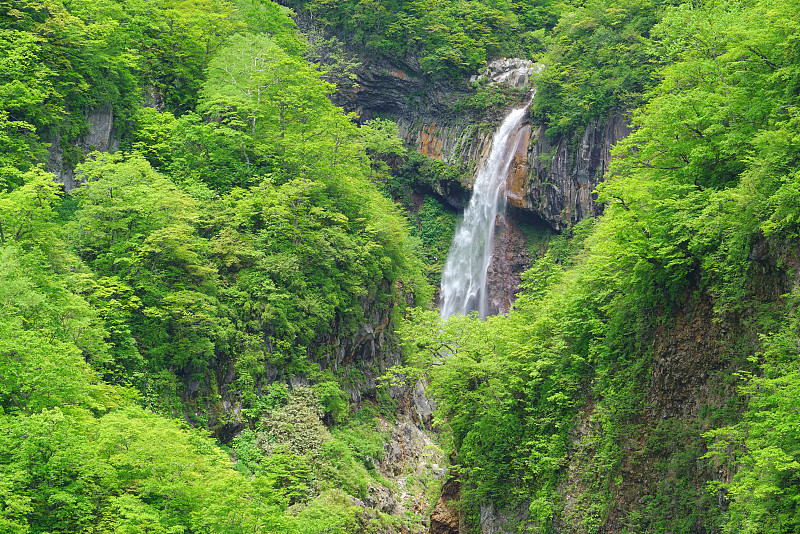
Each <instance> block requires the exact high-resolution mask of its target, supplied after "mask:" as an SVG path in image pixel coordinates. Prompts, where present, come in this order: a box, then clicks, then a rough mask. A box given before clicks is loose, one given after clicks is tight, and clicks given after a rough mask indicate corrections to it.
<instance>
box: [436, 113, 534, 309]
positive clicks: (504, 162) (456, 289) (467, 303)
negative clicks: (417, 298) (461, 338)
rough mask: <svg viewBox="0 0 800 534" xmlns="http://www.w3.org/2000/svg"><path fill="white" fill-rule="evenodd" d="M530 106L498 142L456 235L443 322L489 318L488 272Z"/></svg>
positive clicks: (445, 275)
mask: <svg viewBox="0 0 800 534" xmlns="http://www.w3.org/2000/svg"><path fill="white" fill-rule="evenodd" d="M527 109H528V105H526V106H523V107H521V108H519V109H514V110H512V111H511V112H510V113H509V114H508V116H506V118H505V119H504V120H503V123H502V124H501V125H500V127H499V128H498V129H497V131H496V132H495V134H494V137H493V138H492V147H491V149H490V151H489V157H488V158H486V160H484V162H483V164H482V165H481V167H480V170H479V171H478V176H477V177H476V178H475V185H474V187H473V190H472V198H470V201H469V204H468V205H467V209H466V210H464V219H463V220H462V221H461V224H459V226H458V228H457V229H456V233H455V236H454V237H453V244H452V245H451V246H450V252H449V253H448V255H447V261H446V262H445V266H444V271H443V272H442V293H441V295H442V298H441V301H442V310H441V313H442V318H444V319H447V318H448V317H450V316H451V315H455V314H462V315H466V314H468V313H470V312H472V311H477V312H478V314H479V315H480V317H481V318H486V315H487V311H488V310H487V308H488V299H487V295H486V272H487V270H488V269H489V263H490V262H491V259H492V249H493V248H494V227H495V218H496V217H497V214H498V212H500V211H501V210H504V209H505V202H506V196H505V182H506V179H507V177H508V170H509V167H510V165H511V160H512V159H513V157H514V148H515V145H516V143H515V141H516V139H514V134H515V133H516V132H517V131H519V124H520V122H521V121H522V117H524V116H525V111H526V110H527Z"/></svg>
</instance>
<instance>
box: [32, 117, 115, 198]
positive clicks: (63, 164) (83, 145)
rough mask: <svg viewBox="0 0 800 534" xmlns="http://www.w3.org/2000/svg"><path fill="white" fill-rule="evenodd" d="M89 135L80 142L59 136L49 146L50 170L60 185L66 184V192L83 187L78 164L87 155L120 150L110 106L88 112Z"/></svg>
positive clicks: (56, 135) (57, 134)
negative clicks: (76, 175)
mask: <svg viewBox="0 0 800 534" xmlns="http://www.w3.org/2000/svg"><path fill="white" fill-rule="evenodd" d="M85 113H86V122H87V123H88V124H89V132H88V133H87V134H86V135H85V136H83V137H81V138H79V139H77V140H64V139H62V138H61V135H60V134H59V133H56V134H55V136H54V137H53V138H51V139H48V140H47V142H49V143H50V148H49V149H48V151H47V167H48V170H49V171H50V172H52V173H53V174H55V175H56V181H57V182H61V183H63V184H64V190H65V191H67V192H70V191H72V190H73V189H75V188H76V187H78V186H79V185H80V180H79V179H78V178H76V177H75V164H76V163H77V161H78V160H79V157H81V156H82V155H83V154H85V153H88V152H91V151H93V150H99V151H100V152H113V151H115V150H117V149H119V136H118V135H117V131H116V128H115V127H114V111H113V109H112V108H111V106H110V105H104V106H99V107H97V108H94V109H88V110H86V112H85Z"/></svg>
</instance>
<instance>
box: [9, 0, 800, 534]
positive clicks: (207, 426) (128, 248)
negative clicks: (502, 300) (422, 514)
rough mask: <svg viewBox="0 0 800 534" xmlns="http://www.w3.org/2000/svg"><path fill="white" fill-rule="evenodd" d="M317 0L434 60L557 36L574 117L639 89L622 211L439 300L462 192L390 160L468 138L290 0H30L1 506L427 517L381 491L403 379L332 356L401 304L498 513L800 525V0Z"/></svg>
mask: <svg viewBox="0 0 800 534" xmlns="http://www.w3.org/2000/svg"><path fill="white" fill-rule="evenodd" d="M287 3H288V2H287ZM289 4H290V5H292V6H293V7H294V8H296V9H297V10H298V11H299V12H302V13H304V14H306V15H307V16H310V17H312V18H313V19H314V20H315V21H317V22H318V23H319V24H323V25H328V29H329V30H330V31H331V32H332V33H334V34H336V35H339V36H340V37H344V36H347V40H348V43H349V44H351V45H354V46H358V47H361V48H362V50H363V51H364V53H365V54H373V55H377V56H380V57H385V58H389V59H391V60H393V61H399V62H406V63H407V64H410V63H413V64H414V65H412V66H414V67H415V68H416V66H418V67H419V68H420V69H421V70H422V72H423V73H424V74H425V75H426V76H428V77H429V78H430V79H436V78H451V79H458V78H461V77H464V76H465V75H468V74H472V73H474V72H475V71H477V70H478V69H479V68H480V67H482V66H483V64H484V63H485V61H486V60H487V59H490V58H492V57H496V56H499V55H521V56H525V57H529V58H533V59H537V60H540V61H543V62H544V63H545V64H546V68H545V70H544V73H543V74H542V76H541V77H540V79H539V80H538V84H539V92H538V93H537V100H536V102H535V103H534V104H533V106H532V111H531V115H532V118H533V120H537V121H541V122H543V123H545V124H546V125H547V126H548V128H549V130H548V135H558V134H564V133H570V132H574V131H576V129H578V128H580V127H581V126H582V125H583V124H585V123H586V122H587V121H589V120H594V119H597V118H599V117H602V116H603V115H604V114H605V113H607V112H608V111H609V110H611V109H621V108H624V109H628V110H632V109H634V108H636V111H635V112H634V113H633V124H634V126H635V131H634V133H633V134H632V135H631V136H630V137H629V138H628V139H627V140H626V141H624V142H623V143H621V144H620V145H619V146H618V147H616V149H615V151H614V165H613V166H612V168H611V169H610V171H609V173H608V174H607V176H606V181H605V182H604V183H603V184H602V186H601V187H600V188H599V189H598V191H597V193H598V195H599V200H600V201H601V202H603V203H604V205H605V211H604V214H603V215H602V216H601V217H599V218H598V219H597V220H586V221H583V222H582V223H580V224H578V225H577V226H575V227H574V228H571V229H569V230H567V231H565V232H564V233H563V234H562V235H560V236H558V237H556V238H554V239H553V240H551V241H550V242H549V244H548V246H547V247H545V248H546V251H544V252H542V253H540V254H539V255H538V258H537V259H536V261H535V263H534V265H533V266H532V268H531V269H530V270H529V271H528V272H527V273H526V275H525V276H524V280H523V284H522V287H521V290H520V296H519V299H518V300H517V304H516V309H515V310H514V311H512V312H511V313H509V314H508V315H506V316H499V317H493V318H490V319H489V320H488V321H479V320H477V319H476V318H473V317H455V318H453V319H451V320H449V321H448V322H442V321H441V320H440V319H439V316H438V313H437V312H436V311H432V310H431V309H430V307H429V303H430V301H431V298H432V291H431V288H430V286H429V285H428V283H427V282H426V278H425V275H428V276H429V278H430V279H433V280H435V279H436V275H437V273H436V272H435V271H436V265H437V263H438V265H440V264H441V256H443V254H444V252H445V251H446V247H447V243H445V242H443V241H446V240H443V239H442V237H441V234H442V233H443V232H446V231H449V230H450V229H451V228H452V225H453V224H454V217H453V216H452V214H450V213H448V212H445V211H443V209H442V208H441V206H440V205H439V204H438V203H435V202H433V201H432V200H431V199H430V198H429V199H426V200H424V201H423V202H422V207H421V209H420V211H419V212H418V213H417V214H416V215H415V216H414V226H415V228H414V229H413V230H410V229H409V223H408V220H407V219H406V218H405V217H404V216H403V214H402V213H401V208H399V207H398V206H397V205H396V204H395V203H394V201H393V200H392V199H391V198H389V196H388V195H387V194H385V193H384V191H393V192H397V191H399V190H403V191H405V190H406V189H408V188H409V187H412V186H413V185H414V183H415V180H422V179H425V176H427V175H428V174H430V175H433V174H436V173H437V172H439V171H441V172H443V173H444V172H447V170H446V169H445V170H442V169H438V167H437V165H435V164H434V163H431V162H426V161H420V158H418V157H417V156H407V154H406V153H405V149H404V148H403V147H402V146H400V144H399V142H398V140H397V138H396V137H395V132H396V128H393V127H392V125H391V124H390V123H389V121H386V120H377V121H374V122H370V123H367V124H365V125H362V126H361V127H358V126H357V125H356V124H355V122H354V121H353V120H352V118H351V117H348V116H346V115H345V114H344V113H343V112H342V111H341V110H340V109H338V108H336V107H335V106H333V105H332V104H331V102H330V99H329V97H330V95H331V94H332V92H333V91H335V87H334V86H333V85H331V84H330V83H328V82H326V81H324V79H323V77H322V74H321V72H320V71H319V70H318V69H317V67H315V66H314V65H311V64H309V62H308V61H307V59H306V51H307V44H306V43H305V41H304V40H303V39H302V37H301V36H299V34H298V33H297V32H296V30H295V27H294V24H293V22H292V20H291V18H290V14H291V13H290V12H289V10H288V9H287V8H286V7H281V6H279V5H278V4H276V3H273V2H271V1H269V0H234V1H231V2H227V1H223V0H194V1H191V2H189V1H184V0H162V1H159V2H150V1H145V0H141V1H140V0H82V1H80V2H70V1H68V0H17V1H14V2H2V1H0V17H1V18H0V530H1V531H3V532H11V533H19V534H28V533H31V534H33V533H42V534H44V533H51V534H55V533H65V534H66V533H75V532H87V533H88V532H98V533H99V532H121V533H122V532H124V533H140V532H141V533H144V532H149V533H180V532H184V533H212V532H225V533H235V532H251V533H259V532H263V533H266V532H288V533H316V532H320V533H321V532H334V533H337V532H338V533H344V532H399V531H404V532H405V531H415V532H417V531H423V530H424V529H425V525H424V524H421V523H420V522H419V521H418V518H417V517H411V516H406V517H397V516H390V515H388V514H386V513H383V512H379V511H377V510H376V509H374V508H365V507H362V506H358V503H360V502H362V501H365V500H366V499H367V498H368V493H369V488H370V487H372V485H375V484H377V485H382V486H384V487H390V486H392V484H393V483H392V482H391V481H387V480H385V479H383V477H382V476H381V475H380V474H379V473H378V472H377V470H376V462H378V461H379V460H380V458H381V456H382V455H383V454H384V447H383V442H384V441H385V439H386V438H387V436H386V433H385V430H384V429H385V428H386V427H385V425H384V423H385V422H386V420H387V419H391V418H392V417H393V416H395V415H396V414H397V410H398V409H397V407H396V406H395V405H394V401H393V400H392V399H391V397H390V396H389V393H388V391H387V390H386V389H377V390H376V391H377V392H376V393H375V395H374V397H372V398H369V399H366V400H364V401H363V402H360V403H359V404H355V405H351V403H350V399H351V398H352V396H351V395H349V394H348V393H347V392H346V391H349V390H353V389H357V388H358V387H359V384H363V383H364V382H365V381H366V379H365V378H364V377H363V376H358V375H359V373H361V371H359V370H358V369H355V368H352V367H347V365H346V364H345V362H342V366H341V367H337V366H336V365H332V364H331V362H332V361H335V360H336V355H335V353H336V350H337V349H336V347H339V346H345V345H346V344H347V343H348V340H349V339H351V338H354V337H355V335H356V334H357V333H358V332H360V330H361V328H362V327H364V325H369V327H370V328H375V326H376V325H377V326H378V327H379V328H386V329H388V330H389V331H391V330H392V329H393V328H394V325H396V324H399V325H400V326H399V327H398V331H399V335H400V340H401V342H402V345H403V349H404V350H405V355H406V363H405V365H403V366H399V367H397V368H395V369H394V371H393V372H391V373H389V375H387V376H386V377H385V379H384V382H385V383H386V384H388V383H394V384H403V385H407V386H414V385H416V383H417V381H418V380H419V379H424V380H427V381H429V384H430V386H429V387H428V388H427V391H428V392H429V393H430V394H431V395H432V396H433V397H434V399H435V400H436V402H437V405H438V408H437V410H436V412H435V415H434V423H435V426H436V427H437V430H438V432H439V435H440V438H441V442H442V443H443V444H444V445H443V447H444V448H445V452H446V454H447V455H448V456H449V457H450V459H451V461H452V462H453V464H454V465H453V466H452V470H451V472H452V473H453V474H457V475H458V480H459V481H460V485H461V491H460V498H461V501H460V510H461V514H462V516H463V519H464V522H463V525H465V526H466V527H467V528H470V529H472V530H473V531H476V532H478V531H480V525H479V517H480V510H481V506H484V507H485V506H486V505H487V504H489V503H492V504H494V505H495V506H497V507H499V508H500V509H505V510H512V511H514V510H516V511H520V510H521V511H522V513H518V514H517V515H518V516H519V518H520V521H519V525H518V526H519V527H520V528H524V529H527V530H528V531H531V532H581V533H599V532H619V533H623V532H630V533H633V532H636V533H642V532H653V533H655V532H664V533H667V532H692V533H701V532H702V533H709V532H725V533H737V534H738V533H747V534H749V533H752V534H756V533H770V534H772V533H784V532H786V533H788V532H795V531H797V529H798V528H800V507H799V506H798V502H799V501H800V479H799V477H800V416H798V410H797V399H798V398H800V369H799V368H798V362H800V358H798V356H799V354H798V343H797V340H798V335H800V331H799V329H800V318H799V317H798V314H797V305H798V304H800V294H798V290H797V287H796V281H795V279H794V275H795V273H796V271H797V268H798V265H800V262H799V261H798V250H797V238H798V236H799V235H800V201H799V200H798V199H799V198H800V196H799V195H800V170H798V169H800V112H799V111H798V109H800V108H798V100H799V99H800V34H799V33H798V28H800V9H798V6H797V5H796V2H793V1H791V0H758V1H755V2H736V1H729V0H723V1H718V2H717V1H714V2H711V1H708V2H687V3H680V2H677V1H669V2H666V1H665V2H660V1H655V0H654V1H651V2H627V1H623V0H606V1H603V0H591V1H588V2H577V1H576V2H562V3H554V2H531V1H527V0H520V1H513V0H509V1H503V0H498V1H492V2H489V1H487V2H478V1H475V0H458V1H452V2H440V1H439V0H417V1H413V2H412V1H408V2H406V1H402V0H386V1H376V0H360V1H355V0H352V1H350V0H348V1H343V2H333V1H330V2H329V1H324V0H313V1H310V2H291V3H289ZM97 108H110V110H111V113H112V114H113V117H114V124H115V128H116V129H117V132H116V133H117V135H118V136H119V139H120V146H121V147H120V150H118V151H116V152H114V153H99V152H92V151H89V152H88V153H87V152H86V151H84V150H83V149H82V148H79V147H78V144H79V141H80V140H81V139H82V138H83V137H84V136H85V135H86V134H87V133H88V131H89V128H90V125H89V124H88V122H87V111H88V110H92V109H97ZM55 149H58V150H59V151H60V153H61V154H63V158H64V160H65V162H66V163H67V164H69V165H75V166H76V175H77V176H79V177H80V178H81V179H82V180H83V181H84V182H85V183H84V184H83V185H82V186H81V187H79V188H77V189H76V190H74V191H72V192H71V193H70V194H65V193H64V192H63V191H62V190H61V188H60V186H59V185H58V184H56V183H55V182H54V180H53V175H52V174H51V173H49V172H47V170H46V167H45V162H46V160H47V152H48V150H51V151H52V150H55ZM386 160H391V162H392V166H391V169H390V166H389V165H387V163H386ZM398 162H399V163H398ZM392 173H393V174H392ZM423 175H425V176H423ZM412 231H413V233H414V234H415V235H416V236H418V237H413V236H411V233H412ZM426 264H427V265H428V267H427V268H426ZM426 269H427V270H428V272H426ZM401 318H402V320H401ZM378 323H380V324H378ZM391 336H392V339H394V338H393V336H394V334H393V333H392V334H391ZM687 347H688V348H687ZM387 350H390V348H387ZM443 355H446V358H443ZM348 363H350V362H348ZM375 371H376V372H377V371H379V370H375ZM223 386H224V390H223V389H222V387H223ZM231 402H233V405H235V407H236V410H233V409H231V406H232V405H231ZM419 478H420V480H419V481H418V482H419V487H424V488H425V492H427V493H424V495H422V496H421V497H420V499H428V498H431V496H433V497H435V493H436V488H437V485H436V483H435V482H433V481H428V480H426V479H424V477H422V476H420V477H419ZM395 489H397V488H395ZM427 504H429V503H427ZM427 504H420V509H422V510H427V508H425V506H427Z"/></svg>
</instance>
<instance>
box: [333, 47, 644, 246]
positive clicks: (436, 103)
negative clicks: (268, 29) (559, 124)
mask: <svg viewBox="0 0 800 534" xmlns="http://www.w3.org/2000/svg"><path fill="white" fill-rule="evenodd" d="M540 69H541V66H538V65H535V64H533V63H531V62H530V61H525V60H519V59H502V60H496V61H493V62H491V63H490V64H489V65H488V66H487V67H486V69H485V71H484V72H482V73H480V74H479V75H475V76H473V77H472V80H471V81H478V80H479V79H481V78H486V79H488V80H489V83H495V84H498V83H499V84H507V85H510V86H511V87H515V88H521V87H525V86H530V82H531V79H532V78H533V77H534V76H535V74H536V72H537V71H538V70H540ZM473 91H474V89H472V88H471V87H470V86H467V85H462V86H457V85H453V84H448V83H444V82H433V81H430V80H428V79H427V78H425V77H424V76H423V75H422V73H421V71H420V69H419V67H418V66H417V65H414V64H413V61H410V62H409V64H407V65H402V66H399V67H398V66H395V65H391V64H388V63H386V62H382V61H376V62H374V63H369V62H366V63H364V64H363V66H362V68H361V69H360V70H359V72H358V74H357V84H356V86H355V87H351V88H349V89H347V90H345V91H343V92H341V93H339V94H338V95H337V99H338V103H339V104H340V105H342V106H343V107H344V108H345V109H346V110H347V111H355V112H356V113H358V114H360V115H361V116H362V117H365V118H369V117H372V116H376V115H380V114H389V115H391V116H393V117H394V118H395V119H396V120H397V123H398V126H399V129H400V135H401V137H403V139H404V140H405V141H407V142H408V143H409V144H410V145H412V146H414V147H416V149H417V151H418V152H420V153H421V154H425V155H426V156H429V157H431V158H435V159H438V160H441V161H444V162H446V163H449V164H451V165H454V166H456V167H458V168H460V169H462V171H463V172H464V174H465V175H466V176H467V177H469V176H472V177H473V178H474V175H475V173H476V171H477V168H478V165H480V162H481V161H482V160H483V158H484V157H485V156H486V155H487V154H488V151H489V147H490V144H491V140H492V135H493V134H494V130H495V128H496V126H497V124H498V122H499V120H500V119H502V115H503V114H504V112H503V111H502V110H489V112H488V113H487V114H486V115H485V116H474V115H470V114H465V113H458V112H456V111H454V109H455V108H454V105H455V104H456V102H458V101H459V100H461V99H463V98H465V97H467V96H469V95H470V94H471V93H472V92H473ZM628 122H629V119H628V116H627V114H626V113H624V112H622V111H614V112H611V113H609V114H608V115H607V116H606V117H603V118H602V119H600V120H597V121H594V122H593V123H591V124H589V125H588V126H587V127H586V129H585V130H584V131H583V132H578V133H577V134H575V136H572V137H566V136H561V137H559V138H557V139H554V140H553V141H552V142H550V141H549V140H548V139H547V137H546V136H545V126H544V125H541V124H535V123H531V122H530V121H528V123H527V125H526V128H527V131H526V134H525V135H524V136H522V139H521V140H520V141H519V143H518V145H517V146H516V147H515V153H516V155H515V159H514V164H513V167H512V172H511V173H510V175H509V178H508V183H507V187H506V195H507V199H508V203H509V205H511V206H514V207H515V208H518V209H520V210H523V211H525V212H528V213H530V214H531V215H534V216H536V217H538V218H540V219H541V220H543V221H545V222H546V223H547V224H548V225H549V226H551V227H552V228H553V229H554V230H557V231H560V230H563V229H565V228H567V227H569V226H571V225H572V224H574V223H576V222H578V221H580V220H582V219H584V218H585V217H590V216H594V215H597V214H598V212H599V208H598V206H597V205H596V204H595V202H594V200H595V199H594V195H593V191H594V188H595V187H596V186H597V184H598V183H600V181H602V177H603V174H604V173H605V172H606V170H607V169H608V168H609V164H610V163H611V147H613V146H614V145H615V144H616V143H617V142H619V141H620V140H621V139H623V138H625V137H626V136H627V135H628V134H629V133H630V128H629V126H628ZM470 187H471V184H470V183H469V180H467V182H466V183H465V184H463V187H459V186H458V185H455V186H454V185H453V184H438V185H437V186H436V187H435V191H436V192H437V193H438V194H440V195H442V196H443V197H444V198H445V199H446V200H447V201H448V202H449V203H450V204H451V205H453V206H457V207H460V206H461V205H462V204H463V191H464V189H467V190H468V189H470Z"/></svg>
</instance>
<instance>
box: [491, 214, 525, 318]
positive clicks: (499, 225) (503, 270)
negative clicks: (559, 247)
mask: <svg viewBox="0 0 800 534" xmlns="http://www.w3.org/2000/svg"><path fill="white" fill-rule="evenodd" d="M494 236H495V237H494V252H493V254H492V261H491V263H490V264H489V269H488V271H487V273H486V288H487V297H488V300H489V313H490V314H492V315H495V314H498V313H506V312H507V311H509V310H510V309H511V306H512V305H513V304H514V300H515V293H516V291H517V288H518V287H519V283H520V281H521V277H522V273H523V272H525V270H526V269H527V268H528V267H530V264H531V254H530V252H529V251H528V248H527V246H526V243H525V236H524V235H523V233H522V231H521V230H520V229H519V226H517V224H516V222H515V221H514V219H513V218H511V217H509V216H507V215H506V214H504V213H500V214H499V215H498V216H497V219H496V222H495V234H494Z"/></svg>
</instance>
